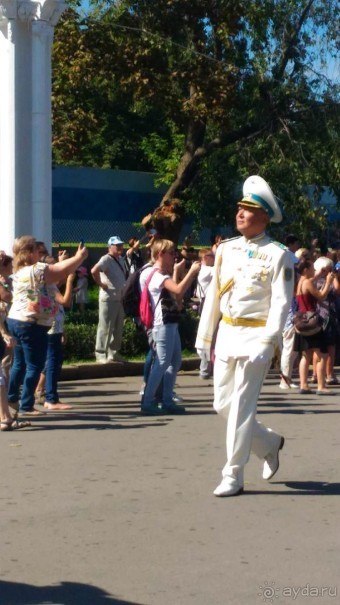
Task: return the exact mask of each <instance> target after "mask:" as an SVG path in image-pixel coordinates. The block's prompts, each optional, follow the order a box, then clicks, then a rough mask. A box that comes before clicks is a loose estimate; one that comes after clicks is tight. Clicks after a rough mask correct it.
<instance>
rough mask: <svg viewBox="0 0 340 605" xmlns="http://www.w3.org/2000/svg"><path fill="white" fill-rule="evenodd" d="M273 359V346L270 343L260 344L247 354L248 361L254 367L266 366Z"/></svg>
mask: <svg viewBox="0 0 340 605" xmlns="http://www.w3.org/2000/svg"><path fill="white" fill-rule="evenodd" d="M273 357H274V346H273V345H272V344H271V343H260V344H259V345H258V346H257V347H256V348H254V350H253V351H251V352H250V354H249V361H251V362H252V363H254V364H255V365H267V364H268V363H269V362H270V361H271V360H272V359H273Z"/></svg>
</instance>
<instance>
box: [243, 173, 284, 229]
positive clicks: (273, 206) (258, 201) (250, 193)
mask: <svg viewBox="0 0 340 605" xmlns="http://www.w3.org/2000/svg"><path fill="white" fill-rule="evenodd" d="M239 203H240V204H242V205H249V206H255V207H257V208H263V210H265V211H266V212H267V214H268V216H269V219H270V222H271V223H280V222H281V221H282V212H281V210H280V206H279V204H278V201H277V198H276V197H275V195H274V194H273V192H272V190H271V188H270V187H269V185H268V183H267V182H266V181H265V180H264V179H263V178H262V177H261V176H258V175H254V176H249V177H248V178H247V179H246V180H245V182H244V185H243V198H242V200H241V202H239Z"/></svg>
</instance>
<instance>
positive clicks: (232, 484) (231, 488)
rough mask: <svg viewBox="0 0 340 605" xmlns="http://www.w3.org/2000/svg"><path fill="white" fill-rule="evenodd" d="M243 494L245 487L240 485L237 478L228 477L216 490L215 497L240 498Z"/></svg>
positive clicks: (224, 478)
mask: <svg viewBox="0 0 340 605" xmlns="http://www.w3.org/2000/svg"><path fill="white" fill-rule="evenodd" d="M242 492H243V485H239V483H238V482H237V480H236V479H235V477H230V476H229V475H227V476H226V477H223V479H222V481H221V483H220V484H219V485H218V486H217V487H216V489H214V495H215V496H219V497H224V496H238V495H239V494H242Z"/></svg>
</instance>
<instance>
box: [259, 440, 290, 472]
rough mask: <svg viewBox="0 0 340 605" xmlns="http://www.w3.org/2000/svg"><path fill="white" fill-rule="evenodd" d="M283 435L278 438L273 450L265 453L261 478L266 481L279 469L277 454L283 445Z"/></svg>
mask: <svg viewBox="0 0 340 605" xmlns="http://www.w3.org/2000/svg"><path fill="white" fill-rule="evenodd" d="M284 442H285V440H284V437H281V438H280V441H279V443H278V445H277V446H276V448H275V450H273V451H272V452H271V453H270V454H267V456H265V459H264V465H263V472H262V478H263V479H265V480H266V481H268V480H269V479H271V478H272V477H274V475H275V473H277V471H278V470H279V465H280V461H279V454H280V450H282V448H283V446H284Z"/></svg>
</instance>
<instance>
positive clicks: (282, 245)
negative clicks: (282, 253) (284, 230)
mask: <svg viewBox="0 0 340 605" xmlns="http://www.w3.org/2000/svg"><path fill="white" fill-rule="evenodd" d="M271 243H272V244H275V246H278V247H279V248H281V249H282V250H288V248H287V246H285V245H284V244H282V242H275V241H274V240H273V239H272V241H271Z"/></svg>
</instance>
